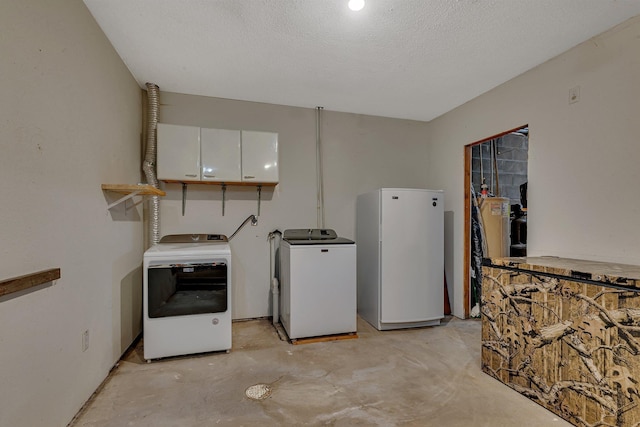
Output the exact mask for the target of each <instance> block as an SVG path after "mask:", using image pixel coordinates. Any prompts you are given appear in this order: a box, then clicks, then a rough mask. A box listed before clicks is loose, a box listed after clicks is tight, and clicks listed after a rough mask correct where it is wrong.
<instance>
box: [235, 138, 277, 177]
mask: <svg viewBox="0 0 640 427" xmlns="http://www.w3.org/2000/svg"><path fill="white" fill-rule="evenodd" d="M242 181H245V182H252V181H253V182H278V134H277V133H274V132H256V131H245V130H243V131H242Z"/></svg>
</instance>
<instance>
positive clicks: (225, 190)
mask: <svg viewBox="0 0 640 427" xmlns="http://www.w3.org/2000/svg"><path fill="white" fill-rule="evenodd" d="M226 195H227V184H225V183H222V216H224V202H225V200H226Z"/></svg>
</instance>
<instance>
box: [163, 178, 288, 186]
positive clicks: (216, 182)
mask: <svg viewBox="0 0 640 427" xmlns="http://www.w3.org/2000/svg"><path fill="white" fill-rule="evenodd" d="M161 181H164V182H167V183H169V184H188V185H191V184H204V185H241V186H244V187H246V186H252V187H257V186H262V187H275V186H276V185H278V183H277V182H250V181H240V182H235V181H228V182H221V181H178V180H173V179H163V180H161Z"/></svg>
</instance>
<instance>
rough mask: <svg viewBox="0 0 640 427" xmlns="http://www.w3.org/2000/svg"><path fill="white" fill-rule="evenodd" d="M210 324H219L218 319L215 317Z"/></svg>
mask: <svg viewBox="0 0 640 427" xmlns="http://www.w3.org/2000/svg"><path fill="white" fill-rule="evenodd" d="M211 323H213V324H214V325H217V324H218V323H220V319H218V318H217V317H214V318H213V320H211Z"/></svg>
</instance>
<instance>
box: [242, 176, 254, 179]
mask: <svg viewBox="0 0 640 427" xmlns="http://www.w3.org/2000/svg"><path fill="white" fill-rule="evenodd" d="M254 178H255V176H253V175H245V176H244V179H254Z"/></svg>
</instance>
